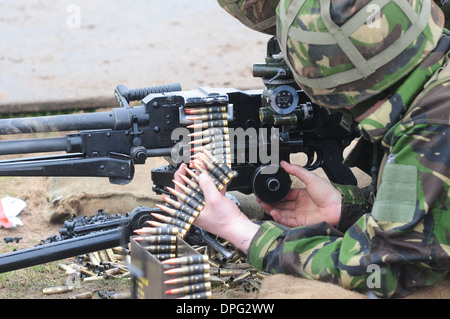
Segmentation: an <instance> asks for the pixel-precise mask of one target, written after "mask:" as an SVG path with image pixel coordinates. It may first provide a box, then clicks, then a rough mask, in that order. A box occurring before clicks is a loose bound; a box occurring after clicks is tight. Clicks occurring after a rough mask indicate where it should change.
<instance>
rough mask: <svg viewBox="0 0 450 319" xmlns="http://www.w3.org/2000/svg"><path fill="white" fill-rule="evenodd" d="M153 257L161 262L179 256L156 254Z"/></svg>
mask: <svg viewBox="0 0 450 319" xmlns="http://www.w3.org/2000/svg"><path fill="white" fill-rule="evenodd" d="M153 256H154V257H155V258H157V259H159V260H166V259H170V258H175V257H176V256H177V254H155V255H153Z"/></svg>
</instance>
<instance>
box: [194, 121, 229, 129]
mask: <svg viewBox="0 0 450 319" xmlns="http://www.w3.org/2000/svg"><path fill="white" fill-rule="evenodd" d="M221 126H228V120H216V121H207V122H202V123H195V124H191V125H188V126H187V128H190V129H194V130H196V129H206V128H211V127H221Z"/></svg>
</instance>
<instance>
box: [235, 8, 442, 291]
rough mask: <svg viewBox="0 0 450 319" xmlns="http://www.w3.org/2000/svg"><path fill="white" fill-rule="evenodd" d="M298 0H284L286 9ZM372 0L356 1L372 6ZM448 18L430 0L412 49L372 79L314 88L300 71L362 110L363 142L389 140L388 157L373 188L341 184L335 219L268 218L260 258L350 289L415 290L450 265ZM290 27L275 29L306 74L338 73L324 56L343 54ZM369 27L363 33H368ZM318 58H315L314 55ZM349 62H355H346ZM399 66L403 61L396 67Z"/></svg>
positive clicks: (315, 93) (253, 252)
mask: <svg viewBox="0 0 450 319" xmlns="http://www.w3.org/2000/svg"><path fill="white" fill-rule="evenodd" d="M244 2H245V1H244ZM263 2H264V1H263ZM293 2H295V1H284V4H283V1H281V2H280V7H281V9H280V8H279V9H280V10H282V9H283V8H284V7H283V5H285V6H286V8H287V6H289V5H291V4H292V3H293ZM297 2H299V1H297ZM340 2H342V3H344V2H346V1H340V0H336V1H334V2H333V3H334V5H337V6H338V5H339V3H340ZM368 2H369V1H358V2H354V1H353V2H349V3H351V4H354V5H355V6H358V5H360V6H364V5H366V4H367V3H368ZM412 2H413V3H414V4H418V3H419V2H417V1H412ZM424 2H425V1H424ZM306 3H307V6H309V7H308V8H309V10H310V13H311V14H317V13H318V12H319V10H320V8H319V7H318V2H317V1H307V2H306ZM350 9H352V8H350ZM350 9H349V10H348V11H342V12H343V14H342V15H341V16H339V15H338V14H336V15H335V16H334V17H333V19H335V21H338V20H339V18H342V19H343V20H346V19H347V18H348V17H345V14H348V15H352V14H353V13H354V11H352V10H350ZM353 9H354V8H353ZM342 12H341V13H342ZM288 15H289V13H288ZM293 18H294V19H293V23H294V24H295V25H296V27H298V28H299V29H302V28H303V29H307V28H308V29H309V30H310V29H311V28H313V29H314V28H316V27H317V28H318V29H320V28H322V27H323V25H321V24H320V23H317V21H316V22H315V24H313V23H314V21H312V20H308V19H309V16H308V15H307V14H305V15H303V16H300V15H298V16H296V17H293ZM302 18H304V20H302ZM399 19H400V20H401V18H399ZM308 23H309V24H308ZM337 23H338V22H337ZM392 23H394V24H396V23H397V22H396V21H395V22H392ZM404 25H408V23H405V24H404ZM442 25H443V17H442V14H441V13H440V10H438V9H437V7H436V6H432V8H431V18H430V19H429V21H428V24H427V27H426V28H425V29H424V31H423V34H422V35H421V37H419V38H418V40H417V41H414V42H413V44H412V45H411V46H410V47H408V48H407V49H406V50H405V51H406V55H404V56H403V57H400V58H399V59H398V60H395V59H394V60H391V61H388V62H387V64H386V65H385V66H383V67H382V70H381V71H379V72H376V74H375V75H373V76H371V77H369V79H368V80H367V78H363V79H358V80H355V81H353V82H347V83H343V84H339V85H336V86H334V87H332V88H330V87H323V88H319V89H311V87H309V86H308V83H309V82H308V81H305V82H306V84H304V83H303V84H304V85H303V86H302V83H301V81H300V83H299V84H300V85H301V86H302V88H304V89H305V91H306V92H307V93H308V95H309V96H310V97H311V98H312V99H313V100H314V101H315V102H317V103H318V104H320V105H322V106H326V107H331V108H334V107H342V106H343V105H344V106H345V107H346V110H344V112H349V113H350V114H351V115H352V116H353V118H364V120H362V121H361V122H360V125H359V128H360V130H361V132H362V134H363V136H364V138H363V139H362V141H361V145H362V144H364V143H366V144H367V143H368V142H370V143H371V144H372V145H373V148H372V149H373V150H379V149H381V151H382V155H384V158H383V160H382V161H377V162H376V163H375V162H374V163H370V165H369V168H370V169H371V171H372V172H373V173H377V172H378V180H377V181H375V183H373V184H374V185H373V186H374V187H373V188H367V189H358V188H357V187H354V186H348V185H335V186H336V187H337V188H338V189H339V190H340V191H341V193H342V198H343V205H342V212H341V219H340V221H339V223H338V225H337V226H336V227H332V226H331V225H328V224H326V223H320V224H315V225H309V226H304V227H296V228H288V227H285V226H282V225H279V224H277V223H275V222H272V221H267V222H264V223H263V224H262V225H261V228H260V230H259V231H258V233H257V234H256V236H255V237H254V238H253V240H252V243H251V245H250V249H249V253H248V259H249V262H250V263H251V264H252V265H253V266H254V267H256V268H258V269H262V270H265V271H268V272H271V273H285V274H292V275H295V276H302V277H306V278H311V279H317V280H321V281H327V282H333V283H336V284H340V285H342V286H343V287H346V288H348V289H356V290H362V291H366V290H368V289H370V290H373V291H374V292H375V293H377V294H379V295H382V296H384V297H392V296H395V297H400V296H405V295H408V294H410V293H411V292H413V291H414V290H415V289H416V288H417V287H421V286H428V285H432V284H434V283H436V282H438V281H440V280H442V279H443V278H444V277H445V276H446V275H447V274H448V272H449V269H450V256H449V255H450V200H449V198H450V196H449V195H450V186H449V181H450V173H449V171H450V150H449V147H448V145H449V142H450V129H449V124H450V105H449V103H450V102H448V101H450V91H449V90H448V87H447V86H448V85H450V66H448V65H447V54H448V52H449V50H450V36H447V35H446V34H445V33H446V30H444V34H443V35H442V36H441V33H440V32H441V31H440V30H441V27H440V26H442ZM306 26H307V28H306ZM283 27H285V26H283V25H282V24H281V23H279V25H278V29H277V33H278V35H279V40H280V42H281V46H282V48H283V47H284V48H287V49H286V51H285V52H286V54H287V57H288V59H289V63H290V64H291V67H292V68H293V69H294V71H297V72H298V74H300V76H303V75H305V74H306V75H308V76H311V74H313V75H312V76H311V78H314V77H315V76H317V77H322V76H323V77H326V76H328V75H330V74H326V73H327V72H328V67H327V65H325V64H324V63H336V64H338V63H342V61H339V59H340V58H342V55H340V53H339V52H338V53H337V54H336V55H335V56H331V58H330V56H327V58H329V59H325V57H324V55H323V52H322V51H321V48H319V47H318V46H315V45H310V46H309V47H307V45H305V46H303V47H302V48H301V47H300V45H299V44H298V43H295V42H292V41H291V40H289V39H286V37H285V38H284V39H283ZM319 31H320V30H319ZM321 31H322V32H323V30H321ZM399 31H400V32H402V31H401V30H399ZM364 35H365V34H362V36H363V37H361V38H360V39H357V40H358V41H359V40H361V41H362V40H364ZM438 40H439V42H438ZM313 41H314V39H313ZM355 42H357V41H355ZM419 42H420V43H419ZM372 51H373V50H372ZM300 52H303V53H300ZM321 52H322V53H321ZM328 52H335V53H336V52H337V51H336V50H334V49H331V51H328ZM408 52H409V53H410V55H409V58H408ZM411 52H414V54H411ZM372 53H373V52H371V50H370V49H369V48H368V50H367V52H364V48H363V54H364V55H370V54H372ZM333 57H336V59H335V60H333V59H332V58H333ZM417 57H419V58H417ZM414 59H415V60H414ZM311 61H313V65H309V64H308V63H310V62H311ZM409 62H411V63H409ZM419 63H420V64H419ZM417 65H418V66H417ZM328 66H329V65H328ZM345 68H348V65H345V66H343V67H342V70H344V71H345ZM329 69H332V68H329ZM399 69H403V71H400V72H399V73H398V74H397V75H395V72H397V70H399ZM342 70H340V71H342ZM331 71H333V70H331ZM319 73H320V74H319ZM393 75H394V77H397V78H396V79H395V81H394V82H390V85H389V86H386V83H389V81H387V82H385V83H382V82H383V81H384V79H385V78H386V77H388V76H393ZM374 79H375V80H374ZM300 80H301V79H300ZM391 80H392V77H391ZM373 83H375V85H374V84H373ZM349 87H351V90H349ZM367 88H369V89H367ZM348 92H350V93H348ZM334 93H336V94H334ZM346 94H347V95H346ZM377 101H383V102H380V103H378V104H377V109H376V110H375V111H373V110H372V109H371V106H372V105H375V102H377ZM355 105H356V106H355ZM377 158H378V157H377ZM371 166H373V167H371ZM374 176H377V174H374ZM378 269H379V270H380V271H381V272H380V273H378V272H377V270H378ZM376 276H378V277H376ZM380 281H381V282H380Z"/></svg>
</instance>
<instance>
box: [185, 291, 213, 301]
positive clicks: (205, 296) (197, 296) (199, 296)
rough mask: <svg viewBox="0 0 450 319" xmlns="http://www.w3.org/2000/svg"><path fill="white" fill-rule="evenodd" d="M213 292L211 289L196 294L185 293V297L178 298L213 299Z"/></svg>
mask: <svg viewBox="0 0 450 319" xmlns="http://www.w3.org/2000/svg"><path fill="white" fill-rule="evenodd" d="M211 298H212V292H211V291H202V292H198V293H195V294H190V295H184V296H183V297H179V298H177V299H211Z"/></svg>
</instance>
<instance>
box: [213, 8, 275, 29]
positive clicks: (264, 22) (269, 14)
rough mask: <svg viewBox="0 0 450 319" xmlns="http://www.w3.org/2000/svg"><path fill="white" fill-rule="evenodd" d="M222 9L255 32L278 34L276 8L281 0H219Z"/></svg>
mask: <svg viewBox="0 0 450 319" xmlns="http://www.w3.org/2000/svg"><path fill="white" fill-rule="evenodd" d="M217 2H218V3H219V4H220V6H221V7H222V8H224V9H225V10H226V11H227V12H228V13H229V14H231V15H232V16H233V17H235V18H236V19H238V20H239V21H241V22H242V23H243V24H244V25H246V26H247V27H249V28H250V29H253V30H255V31H260V32H263V33H266V34H270V35H275V34H276V19H277V17H276V8H277V5H278V3H279V2H280V0H218V1H217Z"/></svg>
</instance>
